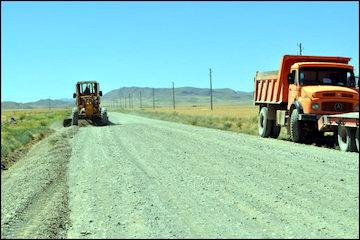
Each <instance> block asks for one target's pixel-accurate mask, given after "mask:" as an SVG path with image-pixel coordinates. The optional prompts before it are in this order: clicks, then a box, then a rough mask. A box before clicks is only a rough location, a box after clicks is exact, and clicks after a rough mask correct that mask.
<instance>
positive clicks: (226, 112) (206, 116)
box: [117, 105, 289, 140]
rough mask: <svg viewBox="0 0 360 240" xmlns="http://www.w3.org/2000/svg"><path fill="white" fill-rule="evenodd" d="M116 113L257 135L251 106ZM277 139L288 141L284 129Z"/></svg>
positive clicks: (137, 110)
mask: <svg viewBox="0 0 360 240" xmlns="http://www.w3.org/2000/svg"><path fill="white" fill-rule="evenodd" d="M117 111H120V112H124V113H131V114H135V115H140V116H144V117H149V118H155V119H160V120H165V121H172V122H179V123H184V124H190V125H196V126H202V127H208V128H216V129H221V130H227V131H233V132H240V133H246V134H251V135H258V126H257V124H258V123H257V121H258V120H257V117H258V107H256V106H252V105H222V106H215V107H214V109H213V110H212V111H211V110H210V109H209V107H197V106H194V107H190V106H180V107H176V109H175V110H174V109H173V108H170V107H166V108H155V109H152V108H145V109H120V110H117ZM279 139H286V140H288V139H289V137H288V136H287V134H286V130H285V129H282V130H281V133H280V136H279Z"/></svg>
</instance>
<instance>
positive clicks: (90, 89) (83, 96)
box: [63, 81, 109, 127]
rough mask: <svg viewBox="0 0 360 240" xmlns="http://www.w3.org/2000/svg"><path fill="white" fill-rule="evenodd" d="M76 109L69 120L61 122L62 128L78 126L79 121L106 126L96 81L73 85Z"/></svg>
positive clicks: (104, 113) (100, 94) (106, 118)
mask: <svg viewBox="0 0 360 240" xmlns="http://www.w3.org/2000/svg"><path fill="white" fill-rule="evenodd" d="M75 88H76V93H74V94H73V98H75V105H76V107H74V108H73V110H72V113H71V118H66V119H64V121H63V126H64V127H67V126H70V125H78V120H79V119H85V120H91V122H92V123H94V124H95V125H107V124H108V121H109V120H108V116H107V111H106V109H105V108H103V107H100V97H101V96H102V92H101V91H100V89H99V83H98V82H96V81H81V82H77V83H76V85H75Z"/></svg>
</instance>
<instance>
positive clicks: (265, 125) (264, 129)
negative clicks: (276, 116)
mask: <svg viewBox="0 0 360 240" xmlns="http://www.w3.org/2000/svg"><path fill="white" fill-rule="evenodd" d="M268 116H269V115H268V108H267V107H262V108H261V110H260V113H259V118H258V130H259V135H260V136H261V137H263V138H267V137H269V136H270V133H271V128H272V122H271V120H269V119H268Z"/></svg>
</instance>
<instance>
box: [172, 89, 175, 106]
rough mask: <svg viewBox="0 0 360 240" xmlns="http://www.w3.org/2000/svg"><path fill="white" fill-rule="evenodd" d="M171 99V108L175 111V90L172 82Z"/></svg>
mask: <svg viewBox="0 0 360 240" xmlns="http://www.w3.org/2000/svg"><path fill="white" fill-rule="evenodd" d="M172 87H173V89H172V95H173V96H172V97H173V107H174V110H175V88H174V82H172Z"/></svg>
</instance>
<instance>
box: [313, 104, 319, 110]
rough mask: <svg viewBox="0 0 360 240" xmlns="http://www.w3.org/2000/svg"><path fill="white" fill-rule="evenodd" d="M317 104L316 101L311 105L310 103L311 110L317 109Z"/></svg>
mask: <svg viewBox="0 0 360 240" xmlns="http://www.w3.org/2000/svg"><path fill="white" fill-rule="evenodd" d="M319 106H320V105H319V104H318V103H313V104H312V105H311V107H312V109H313V110H318V109H319Z"/></svg>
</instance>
